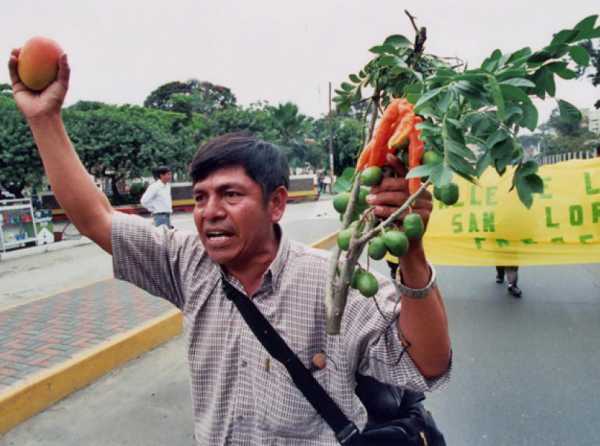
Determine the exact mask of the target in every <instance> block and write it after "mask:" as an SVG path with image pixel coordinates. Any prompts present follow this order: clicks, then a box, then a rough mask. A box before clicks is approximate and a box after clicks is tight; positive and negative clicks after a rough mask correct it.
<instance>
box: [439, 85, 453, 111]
mask: <svg viewBox="0 0 600 446" xmlns="http://www.w3.org/2000/svg"><path fill="white" fill-rule="evenodd" d="M453 98H454V95H453V94H452V91H451V90H448V91H446V92H445V93H444V94H443V96H442V97H441V98H440V99H439V101H438V103H437V106H438V108H439V109H440V111H441V112H442V113H446V112H447V111H448V106H449V105H450V103H451V102H452V100H453Z"/></svg>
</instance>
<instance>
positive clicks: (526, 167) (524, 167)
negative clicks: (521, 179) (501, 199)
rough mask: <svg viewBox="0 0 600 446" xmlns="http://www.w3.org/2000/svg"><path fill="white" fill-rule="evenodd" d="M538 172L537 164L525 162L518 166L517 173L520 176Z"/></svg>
mask: <svg viewBox="0 0 600 446" xmlns="http://www.w3.org/2000/svg"><path fill="white" fill-rule="evenodd" d="M537 171H538V164H537V163H536V162H535V161H527V162H525V163H523V164H521V165H520V166H519V168H518V169H517V173H518V174H519V175H522V176H527V175H531V174H534V173H536V172H537Z"/></svg>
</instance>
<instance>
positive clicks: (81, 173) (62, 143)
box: [8, 49, 114, 253]
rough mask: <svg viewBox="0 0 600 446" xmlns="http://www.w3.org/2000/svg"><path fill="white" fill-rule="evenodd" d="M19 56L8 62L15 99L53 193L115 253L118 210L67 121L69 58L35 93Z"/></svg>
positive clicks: (78, 223) (87, 230)
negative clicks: (71, 136) (88, 166)
mask: <svg viewBox="0 0 600 446" xmlns="http://www.w3.org/2000/svg"><path fill="white" fill-rule="evenodd" d="M18 57H19V50H18V49H17V50H13V51H12V53H11V56H10V59H9V62H8V69H9V72H10V79H11V82H12V87H13V96H14V99H15V102H16V104H17V106H18V107H19V110H20V111H21V113H22V114H23V116H24V117H25V119H26V120H27V123H28V124H29V127H30V128H31V132H32V134H33V138H34V140H35V143H36V145H37V147H38V150H39V152H40V156H41V158H42V162H43V163H44V169H45V171H46V175H47V176H48V179H49V181H50V185H51V186H52V191H53V192H54V195H55V197H56V199H57V200H58V202H59V204H60V206H61V207H62V208H63V209H64V210H65V212H66V213H67V216H68V217H69V219H70V220H71V221H72V222H73V224H74V225H75V226H76V227H77V229H78V230H79V231H80V232H81V234H83V235H85V236H86V237H89V238H90V239H92V240H93V241H94V242H96V243H97V244H98V245H99V246H100V247H101V248H103V249H104V250H105V251H107V252H108V253H112V248H111V241H110V237H111V226H112V214H113V212H114V210H113V208H112V206H111V205H110V203H109V201H108V199H107V198H106V196H105V195H104V194H103V193H102V192H101V191H99V190H98V188H97V187H96V185H95V184H94V182H93V180H92V178H91V177H90V175H89V173H88V172H87V171H86V170H85V167H84V166H83V164H82V163H81V160H80V159H79V156H78V155H77V153H76V152H75V149H74V148H73V144H72V143H71V140H70V139H69V136H68V135H67V132H66V130H65V127H64V123H63V121H62V117H61V107H62V104H63V101H64V98H65V96H66V94H67V90H68V87H69V72H70V69H69V64H68V62H67V56H66V55H65V54H63V55H62V56H61V57H60V61H59V70H58V78H57V79H56V80H55V81H54V82H53V83H52V84H50V85H49V86H48V87H47V88H46V89H45V90H43V91H42V92H40V93H37V92H32V91H31V90H29V89H28V88H27V87H26V86H25V85H24V84H23V83H22V82H21V80H20V79H19V75H18V73H17V65H18Z"/></svg>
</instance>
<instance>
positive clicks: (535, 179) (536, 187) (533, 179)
mask: <svg viewBox="0 0 600 446" xmlns="http://www.w3.org/2000/svg"><path fill="white" fill-rule="evenodd" d="M524 180H525V182H526V183H527V185H528V186H529V189H530V190H531V192H532V193H534V194H543V193H544V181H543V180H542V178H541V177H540V176H539V175H537V174H530V175H527V176H525V177H524Z"/></svg>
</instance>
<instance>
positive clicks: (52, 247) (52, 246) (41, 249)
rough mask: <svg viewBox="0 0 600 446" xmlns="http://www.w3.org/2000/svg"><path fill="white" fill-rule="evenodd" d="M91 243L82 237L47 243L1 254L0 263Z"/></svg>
mask: <svg viewBox="0 0 600 446" xmlns="http://www.w3.org/2000/svg"><path fill="white" fill-rule="evenodd" d="M91 243H92V241H91V240H90V239H89V238H87V237H84V236H81V238H79V239H77V240H63V241H60V242H55V243H49V244H47V245H41V246H33V247H31V248H23V249H16V250H14V251H8V252H1V253H0V262H2V261H3V260H13V259H19V258H21V257H27V256H32V255H35V254H44V253H46V252H52V251H62V250H63V249H68V248H75V247H77V246H83V245H89V244H91Z"/></svg>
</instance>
